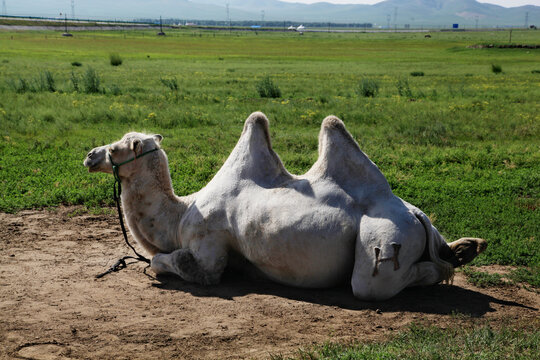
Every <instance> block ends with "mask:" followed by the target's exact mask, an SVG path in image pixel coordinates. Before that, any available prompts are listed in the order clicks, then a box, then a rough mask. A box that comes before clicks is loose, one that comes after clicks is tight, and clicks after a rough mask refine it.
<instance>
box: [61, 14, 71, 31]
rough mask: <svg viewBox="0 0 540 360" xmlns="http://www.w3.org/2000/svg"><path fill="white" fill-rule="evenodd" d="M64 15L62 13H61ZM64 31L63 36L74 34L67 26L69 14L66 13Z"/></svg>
mask: <svg viewBox="0 0 540 360" xmlns="http://www.w3.org/2000/svg"><path fill="white" fill-rule="evenodd" d="M60 15H62V14H60ZM64 30H65V31H64V33H63V34H62V36H73V35H71V34H70V33H69V32H68V28H67V14H66V13H64Z"/></svg>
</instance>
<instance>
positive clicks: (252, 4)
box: [8, 0, 540, 28]
mask: <svg viewBox="0 0 540 360" xmlns="http://www.w3.org/2000/svg"><path fill="white" fill-rule="evenodd" d="M9 3H10V4H11V2H9ZM227 4H228V8H229V16H230V19H231V20H232V21H241V20H252V21H253V22H254V23H261V22H262V21H263V20H264V21H274V22H275V21H280V22H284V21H285V22H287V23H289V22H290V23H295V22H296V23H302V22H324V23H326V22H332V23H372V24H373V25H374V27H376V28H378V27H383V28H385V27H388V26H390V27H391V28H393V27H394V26H395V25H397V26H398V27H400V28H402V27H404V26H405V25H406V24H409V25H410V26H411V27H420V26H442V27H449V26H450V25H451V24H454V23H457V24H460V27H469V28H471V27H474V26H476V24H478V26H479V27H493V26H525V24H526V20H527V24H528V25H531V24H536V25H540V6H532V5H527V6H520V7H513V8H505V7H502V6H498V5H492V4H487V3H479V2H477V1H475V0H386V1H382V2H380V3H377V4H374V5H352V4H350V5H347V4H345V5H337V4H330V3H326V2H320V3H314V4H310V5H309V4H301V3H289V2H283V1H279V0H116V1H114V2H112V1H108V0H76V1H75V17H77V18H102V19H112V18H118V19H134V18H145V19H151V18H159V16H163V18H170V19H182V20H189V21H196V20H221V21H226V20H227V11H226V7H227ZM59 13H66V14H67V15H68V16H69V15H70V14H71V7H70V1H67V0H49V1H44V2H41V1H40V2H36V1H29V0H28V1H27V0H19V1H17V2H15V3H14V4H13V5H10V6H8V14H10V15H34V16H53V15H58V14H59Z"/></svg>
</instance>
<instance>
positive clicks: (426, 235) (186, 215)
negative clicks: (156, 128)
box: [84, 112, 487, 301]
mask: <svg viewBox="0 0 540 360" xmlns="http://www.w3.org/2000/svg"><path fill="white" fill-rule="evenodd" d="M162 139H163V137H162V136H161V135H146V134H142V133H136V132H130V133H127V134H126V135H124V137H123V138H122V139H121V140H119V141H118V142H115V143H113V144H111V145H106V146H100V147H97V148H95V149H93V150H91V151H90V153H88V155H87V158H86V159H85V161H84V165H85V166H86V167H87V168H88V170H89V171H90V172H96V171H99V172H104V173H112V172H113V170H112V163H111V161H112V162H114V163H115V164H119V163H123V162H126V161H129V160H133V161H130V162H128V163H125V164H123V165H122V166H121V167H119V168H118V175H119V177H120V179H121V182H122V186H123V192H122V195H121V201H122V206H123V208H124V212H125V219H126V222H127V224H128V228H129V231H130V232H131V234H132V236H133V238H134V239H135V240H136V242H137V243H138V244H139V245H140V246H141V247H142V248H143V249H145V250H146V252H148V253H149V254H150V255H152V259H151V268H152V270H153V271H154V272H155V273H156V274H166V273H167V274H175V275H177V276H179V277H181V278H182V279H184V280H186V281H189V282H195V283H198V284H203V285H212V284H217V283H219V282H220V279H221V276H222V274H223V271H224V270H225V268H226V266H227V265H228V263H230V262H233V260H234V259H238V258H240V259H242V260H243V261H244V263H247V264H249V265H250V268H253V267H254V268H255V269H257V271H258V272H260V273H261V274H262V275H263V276H264V277H265V278H267V279H270V280H273V281H276V282H278V283H281V284H285V285H289V286H296V287H305V288H328V287H333V286H338V285H341V284H346V283H347V282H350V285H351V287H352V292H353V294H354V296H356V297H357V298H358V299H360V300H367V301H377V300H385V299H389V298H391V297H393V296H395V295H396V294H398V293H399V292H400V291H401V290H403V289H404V288H406V287H408V286H423V285H432V284H437V283H440V282H443V281H449V280H450V279H451V278H452V276H453V272H454V268H455V267H457V266H461V265H463V264H465V263H467V262H469V261H471V260H473V259H474V257H475V256H477V255H478V254H480V253H481V252H482V251H483V250H484V249H485V248H486V246H487V243H486V241H485V240H483V239H477V238H462V239H459V240H457V241H454V242H452V243H450V244H447V243H446V241H445V240H444V238H443V237H442V236H441V234H440V233H439V232H438V231H437V229H436V228H435V227H434V226H433V225H432V224H431V222H430V220H429V218H428V217H427V216H426V215H425V214H424V213H423V212H422V211H420V210H419V209H418V208H416V207H415V206H413V205H411V204H409V203H408V202H406V201H404V200H402V199H400V198H399V197H397V196H395V195H394V194H393V193H392V190H391V189H390V186H389V184H388V182H387V180H386V178H385V177H384V175H383V174H382V173H381V171H380V170H379V168H378V167H377V166H376V165H375V164H374V163H373V162H372V161H371V160H370V159H369V158H368V157H367V156H366V155H365V154H364V153H363V152H362V151H361V150H360V147H359V146H358V144H357V142H356V141H355V140H354V138H353V137H352V136H351V134H350V133H349V132H348V131H347V130H346V128H345V125H344V124H343V122H342V121H341V120H340V119H338V118H337V117H335V116H329V117H327V118H326V119H324V121H323V123H322V127H321V130H320V134H319V157H318V160H317V161H316V162H315V164H314V165H313V166H312V168H311V169H310V170H309V171H308V172H307V173H305V174H304V175H293V174H291V173H289V172H288V171H287V170H286V169H285V167H284V165H283V163H282V162H281V159H280V158H279V156H278V155H277V154H276V153H275V152H274V150H273V149H272V145H271V142H270V136H269V122H268V119H267V118H266V116H265V115H264V114H263V113H260V112H256V113H253V114H251V115H250V116H249V117H248V119H247V120H246V122H245V125H244V128H243V131H242V134H241V136H240V139H239V140H238V143H237V144H236V146H235V147H234V149H233V150H232V153H231V154H230V156H229V157H228V158H227V160H226V161H225V163H224V164H223V166H222V167H221V169H220V170H219V171H218V172H217V173H216V175H215V176H214V177H213V178H212V180H211V181H210V182H209V183H208V184H207V185H206V186H205V187H204V188H203V189H201V190H200V191H198V192H196V193H194V194H191V195H187V196H182V197H179V196H176V195H175V194H174V191H173V187H172V182H171V177H170V173H169V167H168V159H167V155H166V154H165V151H163V149H161V142H162ZM235 262H236V261H235ZM246 269H247V268H246ZM249 271H251V270H249Z"/></svg>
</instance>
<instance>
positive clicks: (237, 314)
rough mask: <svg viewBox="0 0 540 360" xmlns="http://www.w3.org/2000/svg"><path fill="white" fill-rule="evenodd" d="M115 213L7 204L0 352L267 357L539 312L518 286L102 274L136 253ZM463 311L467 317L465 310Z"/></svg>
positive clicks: (0, 219)
mask: <svg viewBox="0 0 540 360" xmlns="http://www.w3.org/2000/svg"><path fill="white" fill-rule="evenodd" d="M128 250H129V249H128V248H127V247H126V246H125V245H124V243H123V240H122V235H121V231H120V228H119V225H118V223H117V220H116V218H115V216H114V215H89V214H86V213H83V212H82V211H81V208H77V207H63V208H59V209H55V210H42V211H24V212H21V213H18V214H13V215H10V214H0V358H8V359H10V358H29V359H79V358H81V359H82V358H85V359H136V358H154V359H156V358H160V359H163V358H177V359H241V358H255V359H262V358H269V357H270V354H279V353H282V354H288V353H290V352H293V351H295V350H296V349H298V348H299V347H305V346H309V345H310V344H312V343H320V342H324V341H327V340H331V341H349V340H360V341H365V340H382V339H384V338H386V337H387V336H388V335H390V334H392V333H394V332H396V331H399V330H402V329H404V328H406V327H407V326H408V325H409V324H410V323H412V322H416V323H425V324H435V325H437V326H440V327H449V326H460V325H467V324H471V323H480V324H485V323H492V324H494V326H497V324H501V323H531V322H534V321H536V322H538V318H539V316H538V315H539V311H538V309H539V308H540V299H539V298H540V297H539V296H538V294H536V293H534V292H530V291H527V290H524V289H521V288H519V287H516V286H507V287H500V288H493V289H479V288H475V287H473V286H471V285H468V284H467V283H466V281H465V279H464V277H463V275H462V274H460V273H458V274H457V276H456V279H455V282H454V285H453V286H446V285H439V286H433V287H428V288H417V289H408V290H406V291H404V292H403V293H402V294H400V295H399V296H397V297H395V298H394V299H392V300H390V301H386V302H380V303H368V302H361V301H358V300H356V299H355V298H354V297H353V296H352V293H351V291H350V289H349V288H338V289H330V290H324V291H322V290H321V291H317V290H302V289H294V288H289V287H285V286H280V285H276V284H273V283H269V282H258V283H256V282H253V281H250V280H248V279H246V278H243V277H241V276H238V275H237V274H236V275H235V274H231V273H228V274H226V275H225V277H224V279H223V281H222V283H221V284H220V285H219V286H212V287H202V286H198V285H193V284H189V283H186V282H184V281H182V280H179V279H177V278H172V277H163V278H162V277H160V278H159V279H156V278H154V277H153V273H152V271H151V270H150V269H145V264H143V263H137V264H133V265H130V266H129V267H128V268H127V269H125V270H123V271H121V272H119V273H114V274H111V275H109V276H106V277H104V278H102V279H98V280H97V279H95V278H94V276H95V275H96V274H98V273H100V272H102V271H103V270H105V269H106V268H108V267H109V266H110V265H111V264H112V263H114V262H115V261H116V259H117V258H119V257H120V256H122V255H127V254H129V252H128ZM463 314H464V315H463Z"/></svg>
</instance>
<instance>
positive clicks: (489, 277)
mask: <svg viewBox="0 0 540 360" xmlns="http://www.w3.org/2000/svg"><path fill="white" fill-rule="evenodd" d="M463 273H464V274H465V275H466V276H467V281H468V282H469V283H471V284H473V285H475V286H478V287H481V288H486V287H498V286H505V285H507V284H508V282H506V281H504V280H503V276H502V275H501V274H498V273H494V274H489V273H487V272H484V271H476V270H474V269H472V268H471V267H469V266H466V267H464V268H463Z"/></svg>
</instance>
